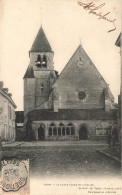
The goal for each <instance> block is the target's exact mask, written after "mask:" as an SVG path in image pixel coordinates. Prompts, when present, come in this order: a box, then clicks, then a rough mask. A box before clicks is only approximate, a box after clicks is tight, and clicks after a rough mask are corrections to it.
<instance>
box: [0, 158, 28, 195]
mask: <svg viewBox="0 0 122 195" xmlns="http://www.w3.org/2000/svg"><path fill="white" fill-rule="evenodd" d="M29 183H30V182H29V160H17V159H12V160H3V161H1V181H0V187H1V189H2V192H3V194H6V193H5V192H11V193H13V192H14V193H15V192H17V193H18V192H19V193H24V194H29Z"/></svg>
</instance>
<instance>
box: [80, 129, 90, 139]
mask: <svg viewBox="0 0 122 195" xmlns="http://www.w3.org/2000/svg"><path fill="white" fill-rule="evenodd" d="M86 139H88V132H87V127H86V125H82V126H81V127H80V129H79V140H86Z"/></svg>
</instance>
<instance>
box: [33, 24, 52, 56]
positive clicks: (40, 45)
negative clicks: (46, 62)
mask: <svg viewBox="0 0 122 195" xmlns="http://www.w3.org/2000/svg"><path fill="white" fill-rule="evenodd" d="M30 52H52V49H51V46H50V44H49V42H48V40H47V37H46V35H45V33H44V30H43V28H42V27H41V28H40V29H39V32H38V34H37V36H36V38H35V41H34V43H33V45H32V47H31V50H30Z"/></svg>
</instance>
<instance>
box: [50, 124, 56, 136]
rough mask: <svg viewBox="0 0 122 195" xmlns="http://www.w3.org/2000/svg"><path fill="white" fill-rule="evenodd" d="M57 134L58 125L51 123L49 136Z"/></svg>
mask: <svg viewBox="0 0 122 195" xmlns="http://www.w3.org/2000/svg"><path fill="white" fill-rule="evenodd" d="M51 135H57V127H56V125H55V124H54V123H51V124H50V126H49V136H51Z"/></svg>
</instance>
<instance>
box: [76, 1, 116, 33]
mask: <svg viewBox="0 0 122 195" xmlns="http://www.w3.org/2000/svg"><path fill="white" fill-rule="evenodd" d="M78 4H79V5H80V6H82V7H83V8H84V9H85V10H89V14H94V15H96V16H98V17H99V18H98V19H103V20H106V21H108V22H111V23H112V24H113V29H111V30H109V31H108V33H109V32H112V31H114V30H116V26H115V23H114V22H115V20H116V19H114V20H111V19H108V18H107V17H106V16H108V15H109V14H110V12H107V13H106V14H104V15H103V14H102V12H96V10H99V9H100V8H102V7H104V5H105V3H103V4H100V5H98V6H96V5H95V4H94V3H93V2H91V3H82V2H80V1H78Z"/></svg>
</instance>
